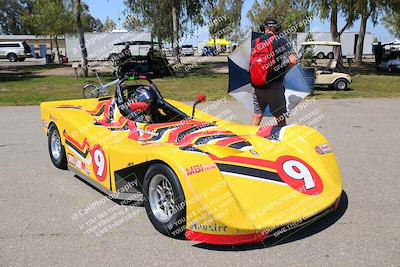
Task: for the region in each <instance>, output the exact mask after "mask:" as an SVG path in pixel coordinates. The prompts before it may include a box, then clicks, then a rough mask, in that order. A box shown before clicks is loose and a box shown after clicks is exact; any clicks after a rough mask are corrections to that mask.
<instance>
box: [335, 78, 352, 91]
mask: <svg viewBox="0 0 400 267" xmlns="http://www.w3.org/2000/svg"><path fill="white" fill-rule="evenodd" d="M348 85H349V82H348V81H347V80H346V79H342V78H339V79H337V80H336V81H335V83H334V84H333V88H334V89H335V90H337V91H344V90H346V89H347V86H348Z"/></svg>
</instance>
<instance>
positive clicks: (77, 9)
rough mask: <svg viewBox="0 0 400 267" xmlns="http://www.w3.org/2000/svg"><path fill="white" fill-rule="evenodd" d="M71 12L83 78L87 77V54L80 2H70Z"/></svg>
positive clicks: (73, 0)
mask: <svg viewBox="0 0 400 267" xmlns="http://www.w3.org/2000/svg"><path fill="white" fill-rule="evenodd" d="M71 4H72V12H73V14H74V17H75V25H76V29H77V31H78V38H79V46H80V50H81V53H82V74H83V76H84V77H87V76H88V72H89V71H88V59H87V57H88V54H87V49H86V42H85V28H84V25H83V23H82V11H83V8H82V3H81V0H71Z"/></svg>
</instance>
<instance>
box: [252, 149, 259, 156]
mask: <svg viewBox="0 0 400 267" xmlns="http://www.w3.org/2000/svg"><path fill="white" fill-rule="evenodd" d="M250 153H251V154H252V155H253V156H256V157H259V156H260V155H259V154H258V153H257V151H255V150H253V149H250Z"/></svg>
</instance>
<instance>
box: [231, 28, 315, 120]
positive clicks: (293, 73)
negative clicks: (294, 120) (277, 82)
mask: <svg viewBox="0 0 400 267" xmlns="http://www.w3.org/2000/svg"><path fill="white" fill-rule="evenodd" d="M260 35H261V34H260V33H257V32H252V33H251V34H250V36H249V37H247V38H246V40H245V41H244V42H243V43H242V44H241V45H240V46H239V47H238V48H237V49H235V51H233V52H232V54H231V55H230V56H229V57H228V66H229V86H228V93H229V94H230V95H231V96H232V97H234V98H235V99H236V100H238V101H239V102H241V103H242V104H243V105H244V106H245V107H246V108H247V109H248V110H249V111H251V112H253V111H254V108H253V92H254V88H253V87H252V86H251V84H250V75H249V61H250V54H251V43H252V41H253V40H255V39H256V38H257V37H259V36H260ZM283 83H284V85H285V89H286V90H285V96H286V105H287V111H288V112H291V111H292V110H293V109H294V107H296V106H297V104H298V103H300V101H301V100H303V99H304V98H305V97H306V96H307V95H309V94H310V93H311V88H310V87H309V86H308V85H307V83H306V81H305V79H304V75H303V69H302V68H301V66H300V65H299V64H298V65H297V66H295V67H293V68H291V69H290V70H289V71H288V72H287V73H286V75H285V77H284V80H283ZM271 115H272V114H271V112H270V110H269V107H268V106H267V108H266V109H265V111H264V116H271Z"/></svg>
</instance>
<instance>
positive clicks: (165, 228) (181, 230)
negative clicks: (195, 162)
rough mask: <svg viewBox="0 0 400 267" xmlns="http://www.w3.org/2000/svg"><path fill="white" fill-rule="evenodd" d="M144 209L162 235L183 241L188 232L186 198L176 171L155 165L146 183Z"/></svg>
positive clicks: (144, 187) (148, 173)
mask: <svg viewBox="0 0 400 267" xmlns="http://www.w3.org/2000/svg"><path fill="white" fill-rule="evenodd" d="M143 189H144V190H143V191H144V207H145V208H146V213H147V216H148V217H149V219H150V221H151V223H152V224H153V226H154V228H156V230H157V231H159V232H160V233H162V234H164V235H166V236H170V237H173V238H178V239H182V238H184V236H185V231H186V205H185V196H184V193H183V190H182V187H181V184H180V182H179V180H178V177H177V176H176V174H175V173H174V171H173V170H172V169H171V168H169V167H168V166H166V165H164V164H160V163H157V164H154V165H152V166H150V168H149V169H148V170H147V172H146V175H145V178H144V181H143Z"/></svg>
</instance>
